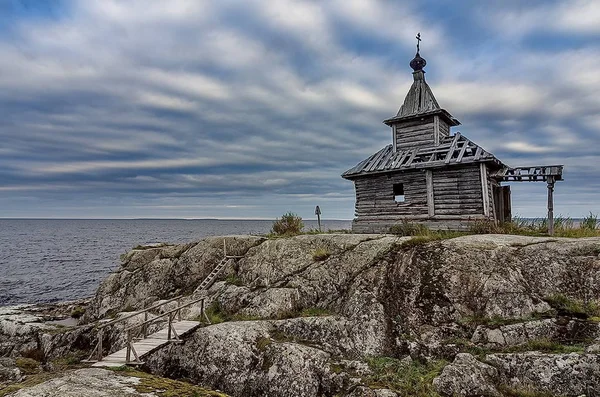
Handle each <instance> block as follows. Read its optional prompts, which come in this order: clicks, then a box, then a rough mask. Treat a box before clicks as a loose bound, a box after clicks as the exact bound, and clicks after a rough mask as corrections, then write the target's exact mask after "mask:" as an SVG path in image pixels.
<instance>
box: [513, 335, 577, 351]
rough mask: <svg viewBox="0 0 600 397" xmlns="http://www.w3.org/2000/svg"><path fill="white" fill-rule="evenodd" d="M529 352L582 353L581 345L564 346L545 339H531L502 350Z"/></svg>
mask: <svg viewBox="0 0 600 397" xmlns="http://www.w3.org/2000/svg"><path fill="white" fill-rule="evenodd" d="M529 351H539V352H541V353H583V352H584V351H585V346H583V345H564V344H562V343H559V342H555V341H552V340H550V339H547V338H541V339H532V340H530V341H527V342H525V343H522V344H520V345H516V346H510V347H506V348H504V349H502V353H521V352H529Z"/></svg>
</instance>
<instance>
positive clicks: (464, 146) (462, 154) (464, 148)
mask: <svg viewBox="0 0 600 397" xmlns="http://www.w3.org/2000/svg"><path fill="white" fill-rule="evenodd" d="M467 146H469V142H468V141H465V142H464V144H463V147H462V149H460V153H459V154H458V158H457V159H456V162H457V163H460V162H461V161H462V158H463V156H464V155H465V151H466V150H467Z"/></svg>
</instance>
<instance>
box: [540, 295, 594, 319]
mask: <svg viewBox="0 0 600 397" xmlns="http://www.w3.org/2000/svg"><path fill="white" fill-rule="evenodd" d="M544 300H545V301H546V302H547V303H548V304H549V305H550V307H552V308H553V309H555V310H556V311H557V313H558V314H559V315H568V316H573V317H577V318H584V319H585V318H589V317H600V305H598V302H596V301H589V302H583V301H581V300H578V299H573V298H569V297H568V296H566V295H564V294H554V295H550V296H547V297H545V298H544Z"/></svg>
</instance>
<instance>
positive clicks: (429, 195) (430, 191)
mask: <svg viewBox="0 0 600 397" xmlns="http://www.w3.org/2000/svg"><path fill="white" fill-rule="evenodd" d="M436 117H437V116H436ZM425 179H426V180H427V210H428V212H429V216H434V215H435V203H434V197H433V171H431V170H427V171H425Z"/></svg>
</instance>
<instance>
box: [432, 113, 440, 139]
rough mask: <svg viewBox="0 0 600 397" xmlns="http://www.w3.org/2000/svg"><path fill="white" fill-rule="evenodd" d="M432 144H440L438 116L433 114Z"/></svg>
mask: <svg viewBox="0 0 600 397" xmlns="http://www.w3.org/2000/svg"><path fill="white" fill-rule="evenodd" d="M433 144H434V145H435V146H438V145H439V144H440V116H437V115H436V116H433Z"/></svg>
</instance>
